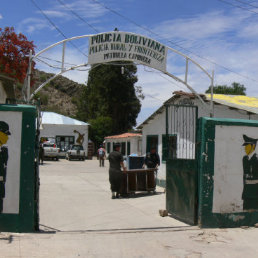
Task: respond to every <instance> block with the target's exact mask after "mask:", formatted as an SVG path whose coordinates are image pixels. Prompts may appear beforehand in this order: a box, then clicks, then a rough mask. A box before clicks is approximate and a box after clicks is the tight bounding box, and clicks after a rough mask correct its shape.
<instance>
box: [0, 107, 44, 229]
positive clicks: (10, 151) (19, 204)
mask: <svg viewBox="0 0 258 258" xmlns="http://www.w3.org/2000/svg"><path fill="white" fill-rule="evenodd" d="M36 118H37V108H36V107H35V106H30V105H8V104H4V105H0V121H1V122H0V123H2V124H5V125H6V124H7V125H8V126H9V132H8V133H7V134H8V138H9V139H8V141H7V142H6V144H4V145H3V144H1V145H0V151H1V152H3V150H5V152H7V159H5V160H6V161H7V162H6V165H3V164H4V161H3V159H1V158H2V156H0V166H1V168H3V167H5V173H6V177H5V178H4V179H3V181H2V184H1V185H0V186H1V188H2V189H0V190H1V191H0V192H2V197H1V201H2V203H3V209H2V211H0V231H5V232H34V231H36V230H38V223H39V216H38V167H37V144H38V142H37V137H38V134H37V130H36ZM6 132H7V131H6ZM0 136H1V134H0ZM2 136H3V135H2ZM3 137H5V136H3ZM0 140H1V139H0ZM6 150H7V151H6Z"/></svg>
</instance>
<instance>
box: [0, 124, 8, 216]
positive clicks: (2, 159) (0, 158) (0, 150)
mask: <svg viewBox="0 0 258 258" xmlns="http://www.w3.org/2000/svg"><path fill="white" fill-rule="evenodd" d="M9 135H11V133H10V131H9V125H8V124H7V123H6V122H4V121H0V213H2V212H3V199H4V198H5V182H6V172H7V161H8V148H7V147H5V146H3V145H4V144H6V143H7V141H8V139H9Z"/></svg>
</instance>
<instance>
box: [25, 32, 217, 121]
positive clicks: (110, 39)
mask: <svg viewBox="0 0 258 258" xmlns="http://www.w3.org/2000/svg"><path fill="white" fill-rule="evenodd" d="M82 38H89V54H90V55H91V57H90V60H89V57H88V62H87V63H83V64H78V65H75V66H71V67H69V68H65V53H66V43H67V42H69V41H73V40H77V39H82ZM123 40H124V41H123ZM112 44H113V45H112ZM59 45H62V60H61V71H60V72H59V73H57V74H55V75H54V76H53V77H51V78H49V79H48V80H47V81H46V82H44V83H43V84H41V85H40V86H39V87H38V88H37V89H36V90H35V91H34V92H33V93H32V94H31V93H30V79H31V63H32V62H33V61H34V60H35V59H36V58H37V57H39V56H40V55H41V54H43V53H44V52H46V51H48V50H49V49H52V48H54V47H56V46H59ZM109 46H110V47H109ZM90 47H91V48H90ZM133 47H134V48H133ZM126 48H127V50H126ZM129 49H130V51H131V50H132V49H136V52H137V53H136V52H133V51H132V52H131V53H130V51H128V50H129ZM168 50H170V51H172V52H173V53H175V54H177V55H180V56H181V57H183V58H184V59H185V78H184V80H182V79H180V78H179V77H177V76H175V75H173V74H171V73H169V72H168V71H167V70H166V56H167V52H168ZM110 51H112V52H110ZM126 51H127V52H126ZM99 52H102V53H101V54H104V58H103V57H100V55H101V54H99ZM118 53H119V54H118ZM138 53H140V54H138ZM95 54H96V60H95V59H94V58H95V57H92V56H94V55H95ZM97 55H99V56H97ZM130 55H131V56H130ZM105 57H107V58H106V59H107V60H104V59H105ZM131 57H132V58H131ZM130 58H131V59H132V60H130ZM109 59H110V60H109ZM152 59H153V60H154V59H156V60H154V61H153V63H154V64H152V63H151V62H152ZM29 60H30V61H29V68H28V73H27V84H26V85H25V87H26V89H27V93H26V95H27V96H26V100H27V101H30V100H31V99H32V98H33V96H34V95H35V94H36V93H37V92H39V91H40V90H41V89H42V88H43V87H44V86H45V85H46V84H48V83H49V82H50V81H51V80H53V79H55V78H56V77H57V76H59V75H62V74H64V73H65V72H68V71H71V70H75V69H77V68H79V67H86V66H88V65H92V64H99V63H102V62H112V61H128V60H129V61H133V62H134V63H136V64H142V65H145V66H149V67H152V68H154V69H156V70H159V71H161V72H162V73H164V74H166V75H168V76H169V77H171V78H173V79H174V80H176V81H178V82H180V83H182V84H184V85H185V86H186V87H187V88H188V89H189V90H190V91H191V92H192V93H194V94H195V95H196V96H197V97H198V98H199V100H200V101H201V103H202V104H203V105H204V106H205V108H207V109H209V113H210V116H211V117H213V113H214V111H213V84H214V71H212V73H211V74H210V73H208V72H207V71H206V70H205V69H204V68H203V67H202V66H201V65H200V64H198V63H197V62H196V61H194V60H193V59H191V58H190V57H188V56H186V55H185V54H183V53H181V52H179V51H177V50H175V49H173V48H171V47H168V46H165V45H163V44H161V43H159V42H158V41H156V40H154V39H151V38H147V37H145V36H143V35H139V34H134V33H130V32H121V31H113V32H106V33H100V34H95V35H94V34H93V35H92V34H91V35H82V36H77V37H72V38H68V39H64V40H62V41H59V42H57V43H55V44H52V45H50V46H48V47H47V48H45V49H43V50H41V51H40V52H38V53H37V54H35V55H34V56H32V54H31V53H30V59H29ZM163 61H164V62H163ZM159 62H160V63H161V62H163V63H162V66H159V65H160V64H159ZM189 62H191V63H193V64H194V65H195V66H196V67H197V68H199V69H200V70H201V71H202V72H203V73H204V74H206V75H207V76H208V78H209V79H210V81H211V85H210V86H211V101H210V106H208V105H207V104H206V103H205V102H204V101H203V99H202V98H201V97H200V96H199V95H198V93H197V92H196V91H195V90H194V89H193V88H192V87H191V86H190V85H189V84H188V67H189Z"/></svg>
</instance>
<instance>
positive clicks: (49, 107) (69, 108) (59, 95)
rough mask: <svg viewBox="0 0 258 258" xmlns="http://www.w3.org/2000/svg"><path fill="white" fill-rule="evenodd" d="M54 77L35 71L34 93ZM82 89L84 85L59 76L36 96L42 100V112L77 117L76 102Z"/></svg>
mask: <svg viewBox="0 0 258 258" xmlns="http://www.w3.org/2000/svg"><path fill="white" fill-rule="evenodd" d="M53 75H54V74H51V73H46V72H43V71H39V70H35V74H34V75H33V80H34V81H35V83H34V85H33V90H32V92H33V91H34V90H35V89H37V88H38V87H39V86H40V85H41V84H42V83H43V82H45V81H46V80H47V79H49V78H50V77H52V76H53ZM82 89H83V85H82V84H78V83H76V82H74V81H72V80H69V79H67V78H66V77H63V76H58V77H57V78H55V79H54V80H52V81H51V82H50V83H49V84H47V85H46V86H45V87H43V88H42V89H41V90H40V91H39V92H38V93H37V94H36V97H37V98H40V100H41V110H42V111H52V112H57V113H59V114H62V115H65V116H70V117H75V115H76V113H77V106H76V102H77V100H78V97H79V96H80V95H81V93H82Z"/></svg>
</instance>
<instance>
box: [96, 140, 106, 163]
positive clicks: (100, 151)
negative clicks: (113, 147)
mask: <svg viewBox="0 0 258 258" xmlns="http://www.w3.org/2000/svg"><path fill="white" fill-rule="evenodd" d="M98 156H99V166H100V167H104V164H105V163H104V162H105V157H106V150H105V149H104V148H103V146H102V145H100V148H99V149H98Z"/></svg>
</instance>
